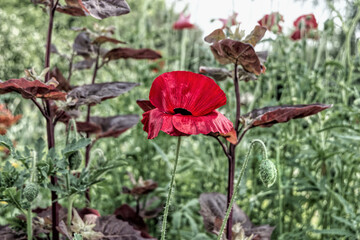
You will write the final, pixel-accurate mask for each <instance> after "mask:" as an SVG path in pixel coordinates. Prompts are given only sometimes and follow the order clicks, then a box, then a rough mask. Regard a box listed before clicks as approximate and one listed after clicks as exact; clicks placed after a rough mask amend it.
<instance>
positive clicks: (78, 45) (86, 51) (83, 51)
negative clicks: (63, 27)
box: [73, 32, 96, 58]
mask: <svg viewBox="0 0 360 240" xmlns="http://www.w3.org/2000/svg"><path fill="white" fill-rule="evenodd" d="M73 50H74V52H75V53H76V54H77V55H80V56H83V57H85V58H88V57H90V55H91V54H92V53H94V52H96V49H95V46H94V45H92V44H91V39H90V36H89V33H87V32H80V33H79V34H78V35H77V36H76V38H75V40H74V44H73Z"/></svg>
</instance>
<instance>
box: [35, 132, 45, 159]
mask: <svg viewBox="0 0 360 240" xmlns="http://www.w3.org/2000/svg"><path fill="white" fill-rule="evenodd" d="M45 147H46V143H45V141H44V139H42V138H39V139H38V140H37V141H36V143H35V151H36V155H37V161H41V159H42V158H43V157H44V150H45Z"/></svg>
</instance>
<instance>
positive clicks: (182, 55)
mask: <svg viewBox="0 0 360 240" xmlns="http://www.w3.org/2000/svg"><path fill="white" fill-rule="evenodd" d="M188 39H189V38H188V30H187V29H184V30H182V36H181V53H180V70H182V71H183V70H185V60H186V44H187V42H188Z"/></svg>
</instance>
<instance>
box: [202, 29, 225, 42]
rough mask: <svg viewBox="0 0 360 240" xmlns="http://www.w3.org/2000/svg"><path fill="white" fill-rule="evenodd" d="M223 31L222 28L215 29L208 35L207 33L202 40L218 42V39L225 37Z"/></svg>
mask: <svg viewBox="0 0 360 240" xmlns="http://www.w3.org/2000/svg"><path fill="white" fill-rule="evenodd" d="M225 38H226V36H225V33H224V31H223V30H222V29H216V30H214V31H213V32H212V33H210V34H209V35H207V36H206V37H205V38H204V40H205V42H208V43H214V42H218V41H220V40H223V39H225Z"/></svg>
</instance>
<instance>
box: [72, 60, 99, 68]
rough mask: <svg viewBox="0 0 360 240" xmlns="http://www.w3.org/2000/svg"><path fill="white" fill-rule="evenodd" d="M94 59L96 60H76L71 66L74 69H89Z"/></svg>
mask: <svg viewBox="0 0 360 240" xmlns="http://www.w3.org/2000/svg"><path fill="white" fill-rule="evenodd" d="M95 61H96V60H95V59H94V58H86V59H85V60H83V61H79V62H76V63H75V65H74V66H73V68H74V69H76V70H84V69H90V68H92V66H93V65H94V63H95Z"/></svg>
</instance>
